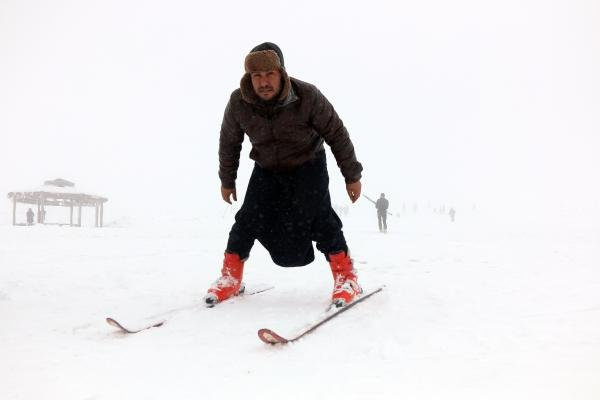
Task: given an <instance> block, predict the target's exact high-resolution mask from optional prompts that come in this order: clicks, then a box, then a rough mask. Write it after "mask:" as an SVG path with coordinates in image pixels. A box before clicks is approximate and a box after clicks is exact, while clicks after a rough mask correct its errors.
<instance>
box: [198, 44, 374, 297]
mask: <svg viewBox="0 0 600 400" xmlns="http://www.w3.org/2000/svg"><path fill="white" fill-rule="evenodd" d="M244 67H245V74H244V75H243V77H242V80H241V82H240V88H239V89H236V90H234V91H233V93H232V94H231V97H230V99H229V102H228V104H227V107H226V108H225V114H224V116H223V122H222V125H221V133H220V139H219V178H220V179H221V196H222V197H223V200H224V201H226V202H227V203H230V204H231V198H233V200H235V201H237V194H236V186H235V180H236V178H237V169H238V166H239V158H240V151H241V148H242V141H243V140H244V134H246V135H247V136H248V138H249V140H250V143H251V144H252V150H251V151H250V158H251V159H252V160H254V161H255V164H254V169H253V171H252V175H251V177H250V181H249V183H248V188H247V191H246V196H245V198H244V202H243V204H242V207H241V209H240V210H239V212H238V213H237V214H236V216H235V223H234V224H233V226H232V228H231V231H230V232H229V240H228V242H227V248H226V250H225V257H224V260H223V267H222V269H221V277H220V278H219V279H218V280H217V281H215V282H214V283H213V285H212V286H211V287H210V288H209V289H208V292H207V294H206V296H205V302H206V304H207V305H209V306H211V305H214V304H216V303H218V302H221V301H223V300H226V299H228V298H230V297H232V296H236V295H237V294H239V293H240V292H241V291H243V288H244V286H243V283H242V276H243V270H244V263H245V261H246V260H247V259H248V257H249V255H250V250H251V248H252V246H253V244H254V241H255V240H258V241H259V242H260V243H261V244H262V245H263V246H264V247H265V248H266V249H267V250H268V251H269V254H270V255H271V258H272V260H273V262H274V263H275V264H277V265H279V266H282V267H297V266H304V265H307V264H309V263H311V262H312V261H313V260H314V250H313V246H312V242H313V241H314V242H316V246H317V249H318V250H319V251H321V252H322V253H323V254H324V255H325V258H326V260H327V261H328V262H329V265H330V268H331V271H332V273H333V278H334V288H333V293H332V297H331V298H332V302H333V303H334V304H335V305H336V306H338V307H339V306H344V305H346V304H348V303H350V302H351V301H352V300H353V299H354V298H355V297H356V296H357V295H360V294H361V293H362V289H361V287H360V285H359V284H358V279H357V275H356V270H355V269H354V265H353V262H352V259H351V258H350V256H349V252H348V246H347V244H346V240H345V238H344V234H343V232H342V222H341V221H340V219H339V217H338V216H337V214H336V213H335V212H334V211H333V209H332V207H331V199H330V195H329V176H328V173H327V165H326V159H325V149H324V146H323V142H325V143H327V144H328V145H329V147H330V148H331V150H332V153H333V155H334V157H335V159H336V161H337V164H338V166H339V168H340V170H341V173H342V175H343V176H344V179H345V182H346V191H347V192H348V196H349V197H350V200H351V201H352V202H353V203H354V202H355V201H356V200H357V199H358V198H359V197H360V192H361V183H360V179H361V171H362V165H361V164H360V162H358V161H357V159H356V155H355V152H354V146H353V144H352V142H351V140H350V137H349V135H348V131H347V130H346V128H345V127H344V125H343V123H342V121H341V119H340V118H339V116H338V115H337V113H336V112H335V110H334V108H333V106H332V105H331V104H330V103H329V101H328V100H327V99H326V98H325V96H323V94H321V92H320V91H319V90H318V89H317V88H316V87H315V86H313V85H311V84H309V83H306V82H302V81H300V80H298V79H295V78H292V77H289V76H288V74H287V71H286V69H285V65H284V59H283V53H282V52H281V49H280V48H279V47H278V46H277V45H275V44H274V43H270V42H266V43H262V44H260V45H258V46H256V47H255V48H253V49H252V50H251V51H250V53H249V54H248V55H247V56H246V58H245V61H244Z"/></svg>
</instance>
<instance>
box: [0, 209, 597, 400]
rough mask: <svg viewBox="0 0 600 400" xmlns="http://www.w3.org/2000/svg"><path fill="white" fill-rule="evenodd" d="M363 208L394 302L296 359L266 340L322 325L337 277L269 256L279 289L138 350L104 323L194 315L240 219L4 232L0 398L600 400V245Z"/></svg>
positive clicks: (163, 333) (204, 314) (317, 341)
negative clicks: (378, 217) (383, 227)
mask: <svg viewBox="0 0 600 400" xmlns="http://www.w3.org/2000/svg"><path fill="white" fill-rule="evenodd" d="M364 208H365V207H363V209H364ZM358 210H360V208H354V209H352V211H351V212H350V214H349V216H348V217H347V218H346V219H345V223H346V234H347V237H348V241H349V243H350V245H351V246H352V249H353V255H354V257H355V259H356V261H357V267H358V268H359V272H360V278H361V282H362V284H363V285H364V286H365V287H370V286H374V285H378V284H380V283H385V284H387V286H388V287H387V288H386V290H385V291H384V292H382V293H380V294H378V295H376V296H375V297H373V298H372V299H371V300H369V301H367V302H366V303H364V304H361V305H359V306H357V307H356V308H355V309H354V310H352V311H350V312H348V313H345V314H343V315H342V316H340V317H339V318H337V319H335V320H334V321H332V322H331V323H329V324H327V325H325V326H323V327H322V328H320V329H319V330H318V331H317V332H315V333H313V334H310V335H308V336H306V337H305V339H302V340H301V341H299V342H298V343H295V344H292V345H288V346H284V347H271V346H268V345H265V344H263V343H262V342H260V341H259V340H258V338H257V336H256V331H257V330H258V329H259V328H263V327H269V328H272V329H275V330H277V331H278V332H280V333H282V334H288V333H292V332H294V331H295V330H296V329H297V328H300V327H301V326H302V324H303V323H304V322H305V321H306V320H308V319H310V318H312V317H314V316H316V315H317V314H318V313H319V312H320V311H321V310H322V309H323V308H324V307H325V306H326V305H327V301H328V296H329V292H330V289H331V285H332V281H331V277H330V272H329V271H328V268H327V266H326V264H325V262H324V261H323V260H322V259H320V258H318V259H317V261H316V262H314V263H313V264H311V265H310V266H307V267H305V268H297V269H283V268H279V267H276V266H274V265H273V264H272V263H271V262H270V260H269V258H268V255H267V254H266V253H265V252H264V250H263V249H262V248H261V247H260V245H257V246H256V247H255V249H254V251H253V254H252V257H251V259H250V260H249V261H248V263H247V268H246V274H245V280H246V282H247V283H248V285H252V284H253V283H261V282H266V283H272V284H274V285H275V286H276V288H275V289H274V290H271V291H269V292H267V293H264V294H260V295H256V296H252V297H247V298H244V299H240V300H238V301H236V302H235V304H226V305H225V304H224V305H222V306H221V307H217V308H215V309H205V308H202V307H200V308H197V309H193V310H191V311H185V312H181V313H179V314H176V315H175V317H174V318H173V319H171V320H170V321H169V322H168V323H167V324H166V325H165V326H163V327H161V328H156V329H151V330H148V331H146V332H143V333H140V334H136V335H130V336H123V335H120V334H118V333H116V332H115V330H114V329H113V328H111V327H110V326H108V325H107V324H106V323H105V322H104V318H105V317H106V316H109V315H110V316H116V317H119V318H121V319H122V320H124V321H132V322H134V321H136V320H139V319H141V318H142V317H145V316H149V315H153V314H156V313H158V312H161V311H164V310H168V309H171V308H175V307H179V306H183V305H187V304H193V303H194V302H197V301H199V300H200V299H201V297H202V296H203V294H204V292H205V290H206V288H207V286H208V285H209V284H210V282H211V281H212V280H213V279H215V278H216V274H217V272H218V269H219V264H220V262H221V253H222V251H223V246H224V242H225V238H226V234H227V231H228V229H229V224H230V222H231V215H229V216H226V217H225V218H224V219H223V218H221V217H220V216H217V217H214V219H210V218H209V217H206V218H197V219H189V220H172V221H170V222H164V221H163V222H157V223H156V225H154V226H140V225H132V226H121V227H119V226H114V225H113V226H112V227H107V228H104V229H94V228H79V229H78V228H67V227H63V228H59V227H43V226H35V227H32V228H26V227H10V226H1V227H0V238H1V242H0V243H1V244H0V265H1V268H0V315H2V317H3V322H4V323H3V326H2V329H0V354H2V357H0V376H1V377H2V385H0V398H2V399H98V400H99V399H164V398H172V399H188V398H189V399H191V398H206V399H215V398H219V399H230V398H231V399H233V398H240V397H241V396H243V397H245V398H261V399H309V398H310V399H329V398H339V396H342V397H343V398H345V399H373V398H380V399H397V398H406V399H408V398H410V399H437V398H440V399H441V398H443V399H454V398H456V399H459V398H460V399H470V398H473V399H475V398H477V399H481V398H485V399H508V398H510V399H534V398H535V399H597V398H599V396H600V384H599V383H598V382H599V381H598V379H597V377H598V376H600V271H599V270H598V261H599V260H600V257H599V249H598V246H597V244H598V235H599V231H598V230H593V229H587V230H584V229H583V228H582V229H573V230H572V231H568V230H564V229H563V230H556V231H555V232H551V231H549V230H540V229H537V228H536V229H534V228H533V227H532V228H530V229H529V230H523V229H521V230H520V231H518V232H514V231H511V229H506V227H505V228H491V227H489V226H488V228H486V229H485V230H483V229H482V226H485V224H484V223H482V221H477V218H478V217H477V215H475V214H473V215H470V216H469V217H468V218H467V216H465V218H463V219H462V220H461V219H458V220H457V222H456V223H455V224H451V223H450V222H449V221H447V220H446V219H447V218H446V217H443V216H439V215H436V216H434V215H433V214H431V215H429V214H427V215H426V213H425V212H423V213H422V214H419V215H403V216H400V217H392V218H391V220H390V225H391V227H390V233H389V234H387V235H382V234H379V233H378V232H376V230H375V229H373V228H374V221H373V215H371V212H370V211H371V210H370V209H369V212H368V213H367V212H366V211H365V212H363V214H361V213H360V212H359V211H358ZM391 254H395V256H393V257H392V256H391Z"/></svg>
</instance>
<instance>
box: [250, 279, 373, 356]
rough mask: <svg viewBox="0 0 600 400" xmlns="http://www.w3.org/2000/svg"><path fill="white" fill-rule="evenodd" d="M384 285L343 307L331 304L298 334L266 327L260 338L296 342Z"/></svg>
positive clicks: (271, 341) (269, 341) (268, 340)
mask: <svg viewBox="0 0 600 400" xmlns="http://www.w3.org/2000/svg"><path fill="white" fill-rule="evenodd" d="M384 287H385V286H380V287H378V288H376V289H373V290H371V291H370V292H365V293H363V294H362V295H361V296H360V297H359V298H357V299H355V300H354V301H353V302H352V303H350V304H348V305H345V306H343V307H339V308H337V307H335V305H333V304H332V305H330V306H329V308H328V309H327V310H326V311H325V312H324V313H323V314H321V315H320V316H319V318H318V319H317V320H316V321H314V322H311V323H309V324H308V325H306V326H305V327H304V328H303V329H301V330H300V331H299V332H298V333H297V334H296V335H294V336H292V337H291V338H289V339H287V338H285V337H283V336H281V335H279V334H277V333H276V332H274V331H273V330H272V329H266V328H263V329H259V330H258V337H259V338H260V340H262V341H263V342H265V343H267V344H284V343H290V342H295V341H296V340H298V339H300V338H301V337H303V336H304V335H306V334H308V333H311V332H312V331H314V330H315V329H317V328H318V327H319V326H321V325H323V324H324V323H325V322H327V321H329V320H331V319H332V318H334V317H337V316H338V315H340V314H341V313H343V312H344V311H347V310H349V309H350V308H352V307H354V306H355V305H357V304H358V303H360V302H362V301H365V300H366V299H368V298H369V297H371V296H373V295H374V294H375V293H379V292H381V291H382V290H383V288H384Z"/></svg>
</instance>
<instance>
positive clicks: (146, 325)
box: [106, 285, 275, 334]
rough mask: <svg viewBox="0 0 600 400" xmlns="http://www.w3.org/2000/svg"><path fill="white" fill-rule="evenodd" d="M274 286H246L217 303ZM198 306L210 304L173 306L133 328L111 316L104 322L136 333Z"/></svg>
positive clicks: (130, 332) (123, 331) (127, 331)
mask: <svg viewBox="0 0 600 400" xmlns="http://www.w3.org/2000/svg"><path fill="white" fill-rule="evenodd" d="M274 287H275V286H271V285H258V286H253V287H251V288H249V289H248V288H246V289H245V290H244V291H243V292H242V293H240V294H239V295H238V296H235V297H232V298H229V299H227V300H225V301H222V302H220V303H218V304H226V303H232V302H233V301H234V300H235V299H239V298H241V297H246V296H251V295H254V294H258V293H262V292H266V291H267V290H271V289H273V288H274ZM200 307H207V308H211V307H212V306H207V305H206V303H204V301H202V302H198V303H194V304H190V305H187V306H183V307H178V308H173V309H171V310H168V311H165V312H162V313H160V314H155V315H152V316H150V317H147V318H145V319H144V321H147V322H143V323H142V324H141V325H140V326H137V327H135V328H132V327H130V326H129V325H124V324H122V323H121V322H119V321H118V320H117V319H116V318H112V317H107V318H106V322H107V323H108V324H109V325H110V326H112V327H115V328H117V329H118V330H119V331H120V332H122V333H126V334H132V333H138V332H141V331H145V330H148V329H151V328H157V327H159V326H163V325H164V324H165V323H166V322H167V321H168V320H169V318H171V317H172V316H173V315H175V314H177V313H179V312H181V311H185V310H191V309H194V308H200Z"/></svg>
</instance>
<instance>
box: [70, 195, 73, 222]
mask: <svg viewBox="0 0 600 400" xmlns="http://www.w3.org/2000/svg"><path fill="white" fill-rule="evenodd" d="M69 212H70V222H69V223H70V226H73V200H71V201H70V205H69Z"/></svg>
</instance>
